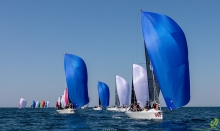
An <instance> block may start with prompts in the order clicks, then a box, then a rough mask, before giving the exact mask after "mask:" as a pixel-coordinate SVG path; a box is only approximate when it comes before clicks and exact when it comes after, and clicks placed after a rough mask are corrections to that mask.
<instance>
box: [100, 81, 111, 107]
mask: <svg viewBox="0 0 220 131" xmlns="http://www.w3.org/2000/svg"><path fill="white" fill-rule="evenodd" d="M97 87H98V94H99V98H100V101H101V105H102V107H104V108H105V107H107V106H109V95H110V94H109V88H108V86H107V85H106V84H105V83H103V82H98V86H97Z"/></svg>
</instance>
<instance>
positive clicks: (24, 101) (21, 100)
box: [19, 98, 27, 108]
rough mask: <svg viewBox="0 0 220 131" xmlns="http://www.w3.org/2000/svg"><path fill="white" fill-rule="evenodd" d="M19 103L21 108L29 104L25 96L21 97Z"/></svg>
mask: <svg viewBox="0 0 220 131" xmlns="http://www.w3.org/2000/svg"><path fill="white" fill-rule="evenodd" d="M19 103H20V104H19V107H20V108H24V107H26V105H27V101H26V100H25V99H24V98H21V99H20V102H19Z"/></svg>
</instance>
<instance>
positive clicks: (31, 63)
mask: <svg viewBox="0 0 220 131" xmlns="http://www.w3.org/2000/svg"><path fill="white" fill-rule="evenodd" d="M219 6H220V1H218V0H212V1H208V0H206V1H205V0H202V1H201V0H193V1H191V0H186V1H174V0H173V1H169V2H167V1H157V0H155V1H150V0H138V1H133V0H113V1H112V0H111V1H102V0H92V1H91V0H86V1H84V0H80V1H77V0H72V1H68V0H66V1H56V0H50V1H49V0H48V1H44V0H38V1H29V0H22V1H17V0H10V1H8V0H1V1H0V96H1V99H0V107H17V106H18V102H19V99H20V98H21V97H23V98H25V99H26V100H27V102H28V104H27V106H28V107H29V106H30V105H31V103H32V100H36V101H42V100H45V101H47V100H48V101H50V104H51V106H55V102H56V101H57V99H58V97H59V96H60V95H62V94H63V90H64V89H65V87H66V81H65V75H64V64H63V63H64V62H63V61H64V60H63V53H64V52H66V53H71V54H75V55H78V56H80V57H81V58H82V59H84V61H85V63H86V65H87V69H88V88H89V96H90V100H91V101H90V104H89V105H90V106H95V105H97V104H98V96H97V95H98V91H97V83H98V81H102V82H104V83H106V84H107V85H108V86H109V88H110V95H111V98H110V105H112V104H113V103H114V101H115V100H114V95H115V94H114V92H115V75H119V76H121V77H123V78H124V79H125V80H127V81H128V83H129V84H130V85H131V78H132V63H137V64H138V63H143V62H145V60H144V48H143V47H144V41H143V36H142V30H141V14H140V9H142V10H144V11H151V12H158V13H162V14H166V15H168V16H170V17H171V18H172V19H174V20H175V21H176V22H177V23H178V24H179V25H180V27H181V28H182V30H183V31H184V33H185V35H186V39H187V43H188V50H189V66H190V85H191V100H190V102H189V104H188V105H187V106H220V103H219V101H218V100H219V98H218V97H219V93H220V60H219V57H220V43H219V41H220V25H219V24H220V8H219ZM140 65H142V66H144V64H140ZM160 101H161V105H162V106H165V103H164V100H163V97H162V95H160Z"/></svg>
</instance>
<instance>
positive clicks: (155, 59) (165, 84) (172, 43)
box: [142, 12, 190, 110]
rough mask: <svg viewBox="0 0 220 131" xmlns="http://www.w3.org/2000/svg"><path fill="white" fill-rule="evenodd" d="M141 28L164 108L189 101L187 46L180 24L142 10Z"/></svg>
mask: <svg viewBox="0 0 220 131" xmlns="http://www.w3.org/2000/svg"><path fill="white" fill-rule="evenodd" d="M142 32H143V37H144V41H145V45H146V49H147V51H148V54H149V57H150V60H151V63H152V65H153V70H154V73H155V75H156V78H157V80H158V82H159V85H160V88H161V91H162V93H163V97H164V100H165V102H166V105H167V108H168V109H169V110H173V109H176V108H179V107H182V106H184V105H186V104H187V103H188V102H189V101H190V77H189V62H188V47H187V42H186V38H185V35H184V33H183V31H182V29H181V28H180V27H179V25H178V24H177V23H176V22H175V21H174V20H172V19H171V18H170V17H168V16H166V15H163V14H157V13H152V12H142Z"/></svg>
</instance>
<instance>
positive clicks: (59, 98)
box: [58, 96, 62, 106]
mask: <svg viewBox="0 0 220 131" xmlns="http://www.w3.org/2000/svg"><path fill="white" fill-rule="evenodd" d="M58 105H59V106H61V105H62V104H61V96H59V97H58Z"/></svg>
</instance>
